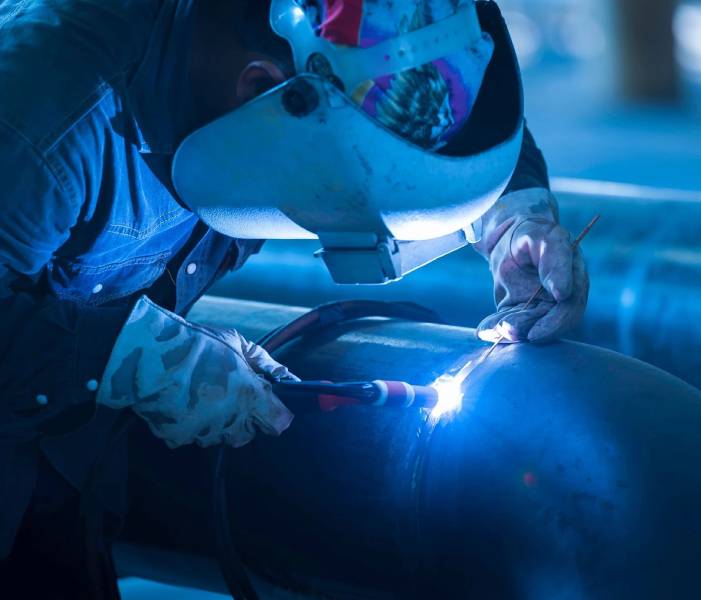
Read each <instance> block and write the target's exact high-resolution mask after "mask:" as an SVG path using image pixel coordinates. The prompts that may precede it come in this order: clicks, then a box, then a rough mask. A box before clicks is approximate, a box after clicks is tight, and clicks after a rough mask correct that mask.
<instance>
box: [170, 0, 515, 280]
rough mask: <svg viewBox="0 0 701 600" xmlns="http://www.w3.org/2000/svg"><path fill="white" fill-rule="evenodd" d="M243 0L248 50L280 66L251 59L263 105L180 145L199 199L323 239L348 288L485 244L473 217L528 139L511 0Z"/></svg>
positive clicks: (256, 231) (222, 222)
mask: <svg viewBox="0 0 701 600" xmlns="http://www.w3.org/2000/svg"><path fill="white" fill-rule="evenodd" d="M239 2H242V3H243V4H242V6H247V7H248V10H249V11H250V12H248V13H244V14H243V15H242V16H241V17H240V20H239V22H240V23H241V27H242V28H243V29H241V31H240V36H241V38H242V40H243V42H242V45H243V46H245V47H246V48H247V49H248V51H249V52H250V51H255V52H258V54H257V56H258V58H260V57H263V59H264V60H265V61H267V64H266V65H263V67H264V68H261V65H256V64H255V61H251V63H250V64H248V65H247V70H246V69H244V70H243V71H242V73H241V77H240V78H239V79H240V81H239V83H240V86H239V88H240V89H239V91H240V92H241V93H240V94H239V96H240V97H244V98H247V99H248V100H247V101H245V102H243V103H241V104H240V105H239V106H237V107H236V109H235V110H233V111H231V112H230V113H228V114H226V115H224V116H222V117H221V118H219V119H217V120H216V121H214V122H212V123H209V124H208V125H206V126H204V127H202V128H201V129H199V130H198V131H195V132H193V133H192V134H191V135H190V136H188V138H186V139H185V140H184V141H183V143H182V144H181V146H180V148H179V149H178V151H177V153H176V155H175V158H174V160H173V183H174V185H175V188H176V190H177V192H178V194H179V195H180V197H181V198H182V199H183V201H184V202H185V204H187V205H188V206H189V207H190V208H191V209H192V210H193V211H194V212H196V213H197V215H198V216H199V217H200V218H201V219H202V220H203V221H204V222H205V223H207V224H208V225H209V226H210V227H212V228H213V229H215V230H216V231H219V232H220V233H223V234H225V235H228V236H231V237H239V238H254V239H262V238H265V239H303V238H318V239H319V240H320V242H321V244H322V246H323V252H322V254H321V256H322V257H323V259H324V261H325V263H326V264H327V266H328V268H329V270H330V271H331V273H332V275H333V277H334V279H335V280H336V281H338V282H341V283H384V282H386V281H389V280H392V279H397V278H399V277H401V276H403V275H404V274H406V273H408V272H410V271H411V270H413V269H414V268H417V267H418V266H420V265H421V264H425V263H426V262H430V260H433V259H434V258H436V257H438V256H441V255H443V254H445V253H446V252H448V251H450V250H452V249H454V248H455V247H457V246H459V245H460V244H462V243H467V240H469V241H475V240H476V239H477V236H479V223H477V225H476V226H474V227H473V225H472V224H473V223H475V222H476V221H478V219H479V218H480V217H481V216H482V215H483V214H484V213H485V211H487V210H488V209H489V208H490V207H491V206H492V204H493V203H494V202H495V201H496V199H497V198H498V197H499V196H500V195H501V194H502V193H503V191H504V189H505V188H506V186H507V184H508V182H509V180H510V179H511V176H512V174H513V171H514V167H515V166H516V163H517V160H518V156H519V153H520V150H521V142H522V135H523V95H522V89H521V78H520V73H519V69H518V64H517V61H516V56H515V53H514V51H513V46H512V44H511V39H510V36H509V34H508V31H507V29H506V25H505V23H504V20H503V18H502V16H501V13H500V12H499V9H498V7H497V5H496V4H495V3H493V2H475V1H474V0H391V1H390V0H271V1H270V2H266V1H264V0H249V1H248V3H246V0H239ZM268 9H269V13H268V14H269V25H268V26H267V27H268V29H267V30H266V31H267V33H266V34H265V35H264V36H259V37H255V34H254V32H256V31H259V27H258V26H256V27H252V24H253V23H258V24H259V25H260V23H261V19H263V18H264V17H265V14H266V12H265V11H267V10H268ZM246 28H249V31H248V32H247V31H246ZM270 35H272V36H273V37H270ZM247 36H248V37H247ZM251 36H253V37H251ZM276 38H277V39H276ZM246 40H248V41H246ZM263 44H264V45H263ZM281 44H282V46H281ZM283 47H286V50H283ZM285 51H286V52H287V54H286V56H287V58H288V60H289V63H290V64H289V65H287V66H286V65H285V64H284V61H283V62H281V58H284V56H285V55H284V52H285ZM255 52H253V54H255ZM254 58H255V57H254ZM270 64H272V65H273V66H274V67H275V68H277V69H279V71H280V73H282V75H280V73H278V74H277V79H276V78H275V72H274V69H273V68H271V67H270ZM283 77H285V78H286V79H287V80H286V81H284V82H283V81H280V85H276V86H274V87H273V88H272V89H269V90H267V91H266V93H259V94H256V93H255V92H260V91H265V89H266V87H265V86H267V85H269V84H270V83H274V82H276V81H278V80H281V79H282V78H283ZM256 86H258V89H256ZM271 164H274V168H273V169H271V168H270V166H271ZM405 242H406V243H405ZM418 242H420V244H419V243H418ZM448 246H449V248H448Z"/></svg>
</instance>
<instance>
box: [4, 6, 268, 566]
mask: <svg viewBox="0 0 701 600" xmlns="http://www.w3.org/2000/svg"><path fill="white" fill-rule="evenodd" d="M194 10H195V2H193V1H192V0H61V2H57V1H56V0H9V1H8V0H6V1H5V2H0V181H1V182H2V187H1V188H0V557H2V555H3V554H4V553H6V552H7V551H8V550H9V544H10V542H11V539H12V537H13V535H14V531H15V529H16V526H17V523H18V522H19V519H20V517H21V515H22V513H23V511H24V508H25V507H26V505H27V503H28V501H29V499H30V497H31V493H32V489H33V485H34V479H35V477H36V466H35V464H36V458H37V456H38V454H37V453H38V452H39V451H40V446H39V444H40V443H41V444H43V445H44V452H45V454H47V455H48V457H49V460H51V462H52V463H53V464H54V465H55V466H56V468H58V469H59V470H60V471H62V472H63V473H64V475H65V476H66V477H67V478H68V479H69V480H71V481H72V482H73V483H74V484H75V485H80V483H81V482H80V480H81V478H83V477H84V471H85V469H84V468H83V469H80V468H77V467H76V464H75V462H76V461H72V462H70V464H69V461H68V460H67V458H66V457H67V456H69V455H70V454H71V452H70V450H68V449H67V446H66V444H68V445H70V441H68V442H66V443H57V442H56V440H57V439H60V438H57V437H56V436H57V435H58V434H63V433H64V432H65V431H66V430H67V429H71V428H74V427H75V425H76V424H81V425H82V424H83V423H84V421H85V420H86V415H87V418H89V419H90V426H89V427H82V430H81V431H82V434H81V435H82V436H83V438H79V439H83V443H82V452H79V453H76V454H77V455H80V456H79V457H78V462H82V463H84V465H88V464H90V463H91V461H93V460H94V459H95V457H96V456H97V455H98V454H99V452H100V448H99V446H100V443H102V442H103V438H104V437H105V431H106V430H108V429H109V427H108V424H107V422H110V421H111V420H112V418H113V416H114V415H110V414H109V411H107V414H106V415H104V414H101V415H97V416H95V415H94V414H92V413H91V410H92V409H93V407H94V394H95V389H96V385H97V382H98V381H99V380H100V377H101V374H102V371H103V370H104V367H105V365H106V363H107V360H108V358H109V355H110V351H111V348H112V345H113V343H114V340H115V339H116V336H117V334H118V332H119V330H120V328H121V326H122V324H123V322H124V321H125V319H126V317H127V315H128V314H129V312H130V310H131V307H132V305H133V303H134V302H135V300H136V298H137V297H138V296H140V295H141V294H143V293H146V294H148V295H149V296H151V297H152V298H153V299H154V300H156V301H158V302H159V303H161V304H162V305H164V306H165V307H166V308H169V309H171V310H175V311H176V312H179V313H180V314H184V313H185V312H186V311H187V310H188V308H189V307H190V306H191V305H192V304H193V303H194V302H195V301H196V300H197V298H199V297H200V296H201V295H202V294H203V293H204V291H205V290H206V289H207V288H208V287H209V286H210V285H211V284H212V283H213V282H214V281H215V280H216V279H217V278H218V277H220V276H221V275H222V274H224V273H225V272H227V271H229V270H231V269H234V268H237V267H239V266H240V265H241V264H242V263H243V262H244V261H245V259H246V258H247V256H249V255H250V254H251V253H252V252H254V251H256V250H257V248H258V247H259V245H260V243H259V242H255V241H242V240H232V239H230V238H227V237H225V236H222V235H220V234H217V233H216V232H214V231H211V230H209V229H207V228H206V227H205V226H204V225H202V224H201V223H199V224H198V220H197V218H196V217H195V216H194V215H193V214H192V213H191V212H189V211H188V210H186V209H185V208H184V207H183V206H182V205H181V204H180V203H179V202H178V199H177V198H176V195H175V192H174V190H173V187H172V183H171V180H170V164H171V159H172V155H173V152H174V151H175V149H176V147H177V144H178V142H179V141H180V140H181V139H182V138H183V137H184V136H185V135H187V134H188V133H190V132H191V131H192V130H193V129H195V128H196V127H198V126H200V125H202V124H203V123H204V122H206V121H207V120H209V119H210V118H211V117H212V115H209V114H207V113H206V111H200V110H199V106H198V99H197V97H196V94H194V93H192V91H191V90H192V85H191V82H190V80H189V75H188V69H187V57H188V52H189V49H190V45H191V44H192V36H193V25H192V24H193V21H194V19H193V18H192V17H193V11H194ZM85 407H88V410H87V411H86V410H85ZM104 412H105V411H103V413H104ZM101 418H102V420H103V421H105V423H103V424H102V426H100V423H99V421H100V420H101ZM40 438H41V442H40V441H39V440H40ZM73 445H74V446H75V443H73ZM74 458H75V457H74Z"/></svg>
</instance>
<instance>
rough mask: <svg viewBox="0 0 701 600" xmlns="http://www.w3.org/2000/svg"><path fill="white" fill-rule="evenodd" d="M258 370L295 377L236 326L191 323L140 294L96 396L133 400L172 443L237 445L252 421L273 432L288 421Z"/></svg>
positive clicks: (115, 403)
mask: <svg viewBox="0 0 701 600" xmlns="http://www.w3.org/2000/svg"><path fill="white" fill-rule="evenodd" d="M263 375H268V376H270V377H271V378H273V379H285V378H294V379H296V378H295V377H294V376H293V375H291V374H290V373H289V371H288V370H287V369H286V368H285V367H284V366H282V365H281V364H279V363H278V362H276V361H275V360H273V359H272V358H271V357H270V355H269V354H268V353H267V352H266V351H265V350H263V348H261V347H259V346H256V345H255V344H253V343H251V342H249V341H247V340H245V339H244V338H242V337H241V336H240V335H239V334H238V333H237V332H236V331H234V330H225V331H215V330H213V329H209V328H207V327H201V326H199V325H195V324H192V323H189V322H187V321H185V320H184V319H181V318H180V317H178V316H177V315H174V314H173V313H171V312H169V311H167V310H165V309H163V308H161V307H160V306H158V305H156V304H154V303H153V302H151V301H150V300H149V299H148V298H146V297H145V296H142V297H141V299H139V301H138V302H137V304H136V306H135V307H134V310H133V311H132V313H131V315H130V316H129V319H128V320H127V323H126V324H125V325H124V327H123V328H122V331H121V332H120V334H119V337H118V338H117V342H116V343H115V346H114V348H113V350H112V355H111V356H110V360H109V363H108V365H107V368H106V369H105V373H104V374H103V377H102V382H101V384H100V387H99V389H98V393H97V402H98V404H104V405H106V406H109V407H110V408H115V409H121V408H126V407H131V408H132V410H133V411H134V412H135V413H136V414H137V415H139V416H140V417H142V418H143V419H144V420H145V421H146V422H147V423H148V425H149V427H150V428H151V431H152V432H153V433H154V434H155V435H156V436H158V437H160V438H162V439H163V440H165V442H166V444H168V446H170V447H171V448H175V447H177V446H181V445H183V444H190V443H193V442H194V443H197V444H198V445H200V446H203V447H206V446H212V445H214V444H219V443H225V444H229V445H231V446H235V447H238V446H242V445H244V444H246V443H247V442H249V441H250V440H251V439H253V437H254V436H255V433H256V427H257V428H258V429H260V430H261V431H263V433H267V434H272V435H279V434H280V433H282V432H283V431H284V430H285V429H287V427H288V426H289V425H290V423H291V422H292V413H291V412H290V411H289V410H288V409H287V408H286V407H285V406H284V405H283V404H282V403H281V402H280V401H279V400H278V399H277V398H276V397H275V395H274V394H273V392H272V387H271V385H270V383H268V381H266V380H265V378H264V377H263Z"/></svg>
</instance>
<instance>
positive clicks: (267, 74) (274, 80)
mask: <svg viewBox="0 0 701 600" xmlns="http://www.w3.org/2000/svg"><path fill="white" fill-rule="evenodd" d="M285 79H287V77H285V74H284V73H283V72H282V70H281V69H280V67H278V66H277V65H276V64H275V63H274V62H271V61H269V60H255V61H253V62H250V63H248V65H246V67H245V68H244V70H243V71H241V75H239V79H238V81H237V82H236V95H237V96H238V97H239V99H240V100H241V101H242V102H247V101H248V100H252V99H253V98H255V97H256V96H260V95H261V94H263V93H265V92H267V91H268V90H269V89H271V88H274V87H275V86H276V85H279V84H281V83H282V82H283V81H285Z"/></svg>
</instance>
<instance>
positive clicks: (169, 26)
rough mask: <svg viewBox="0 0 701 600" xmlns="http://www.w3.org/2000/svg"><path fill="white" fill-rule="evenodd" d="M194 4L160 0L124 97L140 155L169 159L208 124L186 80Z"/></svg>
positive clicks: (193, 1)
mask: <svg viewBox="0 0 701 600" xmlns="http://www.w3.org/2000/svg"><path fill="white" fill-rule="evenodd" d="M195 5H196V1H195V0H171V1H167V0H166V1H165V2H163V3H162V5H161V9H160V11H159V13H158V16H157V17H156V22H155V25H154V27H153V29H152V32H151V37H150V40H149V43H148V46H147V50H146V53H145V55H144V58H143V60H142V61H141V64H140V65H139V66H138V68H137V70H136V72H135V74H134V75H133V77H132V79H131V81H130V83H129V87H128V92H127V101H128V103H129V109H130V111H131V114H132V116H133V119H134V125H135V127H134V131H133V136H132V140H131V141H132V142H133V143H135V144H136V145H137V146H138V148H139V151H140V152H143V153H154V154H172V153H174V152H175V150H176V149H177V146H178V145H179V143H180V142H181V141H182V140H183V138H184V137H185V136H186V135H188V134H189V133H191V132H192V131H194V130H195V129H197V128H198V127H200V126H202V125H203V124H204V123H205V122H206V121H207V120H209V119H208V118H207V115H204V114H203V110H202V109H201V108H200V106H199V105H200V104H202V103H201V102H200V101H199V99H198V97H197V93H196V90H195V89H194V86H193V85H192V81H191V74H190V68H189V65H190V60H191V55H192V49H193V44H194V38H195V27H196V13H195V10H196V9H195Z"/></svg>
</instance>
